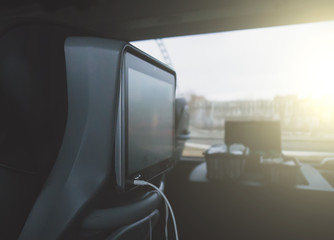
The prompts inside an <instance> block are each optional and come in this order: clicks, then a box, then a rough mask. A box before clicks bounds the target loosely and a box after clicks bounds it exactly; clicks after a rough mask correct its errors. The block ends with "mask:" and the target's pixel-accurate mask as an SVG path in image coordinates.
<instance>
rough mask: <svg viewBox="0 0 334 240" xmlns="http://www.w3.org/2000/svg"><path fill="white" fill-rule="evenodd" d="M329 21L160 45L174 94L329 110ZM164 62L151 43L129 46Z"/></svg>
mask: <svg viewBox="0 0 334 240" xmlns="http://www.w3.org/2000/svg"><path fill="white" fill-rule="evenodd" d="M333 42H334V21H331V22H320V23H311V24H299V25H289V26H279V27H270V28H260V29H249V30H240V31H231V32H223V33H213V34H203V35H193V36H185V37H174V38H166V39H164V44H165V46H166V48H167V50H168V52H169V55H170V57H171V60H172V63H173V66H174V68H175V70H176V72H177V74H178V94H179V95H181V96H188V97H190V96H191V95H197V96H204V97H205V98H206V99H208V100H210V101H233V100H254V99H271V100H273V99H274V98H275V97H276V96H287V95H295V96H297V97H298V98H313V99H317V101H318V103H319V104H320V103H321V104H322V102H324V103H327V104H330V103H331V104H333V103H334V98H333V94H332V93H331V92H332V89H333V87H334V85H333V82H334V68H333V63H334V61H333V58H334V44H333ZM132 44H134V45H135V46H137V47H138V48H140V49H142V50H144V51H145V52H148V53H149V54H151V55H152V56H154V57H156V58H158V59H159V60H162V61H163V58H162V55H161V53H160V50H159V48H158V46H157V44H156V42H155V41H154V40H147V41H137V42H133V43H132Z"/></svg>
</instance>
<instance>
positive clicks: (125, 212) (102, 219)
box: [81, 181, 164, 230]
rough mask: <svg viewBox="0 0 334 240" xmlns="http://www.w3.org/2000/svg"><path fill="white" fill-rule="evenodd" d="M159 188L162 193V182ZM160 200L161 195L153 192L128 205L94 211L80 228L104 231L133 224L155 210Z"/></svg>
mask: <svg viewBox="0 0 334 240" xmlns="http://www.w3.org/2000/svg"><path fill="white" fill-rule="evenodd" d="M159 188H160V190H161V191H164V182H163V181H161V183H160V186H159ZM161 200H162V197H161V195H160V194H159V193H158V192H157V191H155V190H154V191H151V192H149V193H147V194H146V195H145V196H144V197H143V198H141V199H139V200H138V201H136V202H133V203H130V204H128V205H122V206H116V207H113V208H108V209H98V210H94V211H93V212H91V213H90V214H88V215H87V216H86V217H85V219H84V220H83V222H82V225H81V227H82V228H83V229H86V230H106V229H114V228H117V227H120V226H124V225H128V224H131V223H134V222H136V221H138V220H140V219H142V218H144V217H146V216H148V215H149V214H151V213H152V212H153V211H154V210H155V209H157V208H158V207H159V205H160V203H161Z"/></svg>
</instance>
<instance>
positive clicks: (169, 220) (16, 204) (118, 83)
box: [0, 0, 334, 240]
mask: <svg viewBox="0 0 334 240" xmlns="http://www.w3.org/2000/svg"><path fill="white" fill-rule="evenodd" d="M0 14H1V15H0V16H1V19H2V20H1V23H0V99H1V100H0V106H1V110H2V114H1V117H0V186H1V194H0V223H1V227H0V239H4V240H7V239H8V240H11V239H21V240H30V239H36V240H37V239H45V240H46V239H47V240H51V239H83V240H90V239H94V240H95V239H96V240H100V239H101V240H102V239H106V240H121V239H129V240H131V239H191V240H197V239H333V238H334V228H333V221H332V220H333V217H334V167H333V166H334V144H332V145H330V146H331V147H333V148H331V149H329V150H326V151H328V152H331V154H332V155H329V156H326V157H323V158H322V159H320V160H319V161H313V162H312V161H309V160H305V161H304V160H300V159H298V157H296V156H294V155H293V154H286V153H285V146H286V145H285V143H284V144H283V143H282V142H283V140H285V136H283V133H282V136H281V129H283V130H284V129H285V125H284V123H283V122H282V121H280V119H274V121H273V119H270V120H268V119H246V120H245V119H243V120H242V121H240V119H236V118H230V119H224V123H223V124H221V125H224V131H223V132H221V129H220V128H219V127H210V131H209V136H208V137H207V138H209V140H208V143H206V142H205V144H206V145H204V147H203V144H202V142H199V140H198V139H196V136H195V135H196V134H198V132H199V133H201V131H202V132H204V131H206V130H207V129H208V126H209V125H208V124H207V125H206V126H205V127H203V128H201V127H198V126H197V125H196V124H195V120H194V119H195V117H194V116H195V115H196V114H198V115H196V116H203V114H204V115H205V116H209V115H210V114H211V115H212V112H213V110H208V111H207V110H206V109H207V108H208V106H209V105H210V103H209V102H207V101H206V100H203V99H201V98H200V97H197V98H196V97H192V98H189V97H187V96H181V95H178V87H179V85H178V84H180V85H181V84H182V78H181V77H178V76H179V75H178V71H177V69H176V68H175V70H174V68H173V67H172V66H170V65H171V64H170V63H168V61H166V62H165V63H163V62H162V61H160V60H157V59H156V58H154V57H152V56H150V54H149V53H146V52H145V51H144V50H140V49H139V48H138V47H136V41H139V40H141V41H143V40H152V39H156V40H157V43H158V44H159V41H158V40H160V41H161V39H164V38H170V37H182V36H192V35H195V34H196V35H199V34H208V33H210V34H214V33H217V32H223V33H224V32H234V31H239V30H240V31H244V30H247V29H248V30H250V29H259V28H267V27H278V26H288V25H295V24H307V23H317V22H325V21H333V20H334V2H333V1H328V0H317V1H316V0H306V1H298V0H290V1H277V0H269V1H264V0H255V1H246V0H241V1H227V0H222V1H217V0H208V1H199V0H193V1H189V0H180V1H175V0H171V1H152V0H142V1H132V0H125V1H118V0H83V1H76V0H70V1H66V0H62V1H54V0H28V1H21V0H14V1H6V0H5V1H0ZM332 30H333V29H332ZM332 34H333V32H332ZM204 44H205V43H204ZM133 45H134V46H133ZM161 49H164V45H163V43H161V42H160V50H161ZM167 50H168V49H167ZM167 50H166V49H165V50H161V51H162V55H164V56H165V57H166V56H168V53H166V51H167ZM193 54H194V55H193V56H189V57H190V58H195V57H194V56H195V55H196V49H194V50H193ZM331 59H332V60H333V56H331ZM167 60H168V59H167ZM237 67H238V66H236V68H237ZM196 71H197V69H196V68H193V72H194V73H195V74H196ZM138 79H140V80H141V82H136V81H137V80H138ZM203 81H205V79H203ZM328 87H329V88H330V86H328ZM196 101H197V102H196ZM196 104H197V105H196ZM248 105H249V104H248ZM248 105H247V106H248ZM210 106H211V105H210ZM261 106H262V105H261ZM194 109H195V110H196V111H197V112H196V111H195V110H194ZM198 109H200V110H198ZM210 109H212V108H211V107H210ZM210 111H211V112H210ZM245 111H246V110H245ZM199 114H201V115H199ZM211 115H210V116H211ZM198 119H200V117H198ZM319 125H321V124H319ZM196 126H197V127H196ZM203 129H204V130H203ZM217 132H218V133H219V134H221V138H219V139H216V141H213V140H212V139H211V136H210V134H211V135H212V136H213V135H215V134H217ZM328 132H329V130H328ZM204 140H205V139H204ZM204 140H203V141H204ZM192 141H194V142H192ZM205 141H206V140H205ZM328 141H329V140H328ZM331 141H332V140H331ZM331 143H332V142H331ZM319 144H322V142H320V143H319ZM191 148H196V151H197V152H199V155H198V154H197V155H196V154H195V155H192V154H187V151H190V150H191ZM320 148H321V146H320ZM189 149H190V150H189ZM307 157H310V156H307ZM140 164H142V165H140ZM139 165H140V166H139Z"/></svg>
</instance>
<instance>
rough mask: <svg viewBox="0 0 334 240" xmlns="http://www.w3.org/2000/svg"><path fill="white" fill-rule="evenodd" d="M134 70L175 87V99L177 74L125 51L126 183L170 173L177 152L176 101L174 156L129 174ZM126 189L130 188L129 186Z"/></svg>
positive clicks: (161, 65)
mask: <svg viewBox="0 0 334 240" xmlns="http://www.w3.org/2000/svg"><path fill="white" fill-rule="evenodd" d="M129 68H132V69H134V70H136V71H139V72H142V73H144V74H147V75H150V76H153V77H156V78H158V79H159V80H160V81H164V82H167V83H169V84H171V86H172V87H173V99H175V88H176V74H175V72H174V71H173V70H171V69H170V68H168V67H167V66H165V65H164V64H162V63H160V62H159V61H157V60H155V59H152V58H151V57H149V56H148V55H146V54H144V53H141V52H139V51H138V50H137V49H134V48H133V47H132V46H131V47H128V48H126V49H125V51H124V55H123V77H122V80H123V83H124V85H123V91H122V93H123V94H122V96H123V103H124V105H123V108H124V110H123V114H124V126H125V129H124V132H123V134H124V138H123V139H124V148H123V149H124V155H123V156H124V162H125V169H124V172H125V178H126V179H125V182H127V180H134V179H141V180H146V181H148V180H150V179H152V178H154V177H156V176H158V175H161V174H162V173H164V172H166V171H168V170H169V169H170V168H171V167H173V162H174V161H173V158H174V152H175V131H174V129H175V101H173V108H172V109H173V110H172V118H173V120H172V121H173V126H172V154H171V157H169V158H167V159H164V160H162V161H160V162H158V163H156V164H154V165H151V166H149V167H146V168H143V169H141V170H139V171H136V172H134V173H129V172H128V166H129V162H128V84H129V81H128V80H129V79H128V69H129ZM127 185H128V184H126V188H129V186H127Z"/></svg>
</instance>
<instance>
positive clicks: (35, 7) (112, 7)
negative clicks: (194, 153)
mask: <svg viewBox="0 0 334 240" xmlns="http://www.w3.org/2000/svg"><path fill="white" fill-rule="evenodd" d="M0 19H1V21H0V27H1V29H0V30H4V29H6V28H8V26H10V25H13V24H20V23H22V22H27V21H33V22H35V21H47V22H59V23H64V24H67V25H71V26H74V27H78V28H84V29H87V30H89V31H92V33H94V34H96V35H100V36H105V37H112V38H118V39H123V40H129V41H132V40H142V39H151V38H162V37H170V36H179V35H190V34H200V33H209V32H220V31H230V30H238V29H248V28H259V27H268V26H276V25H287V24H296V23H306V22H316V21H326V20H333V19H334V1H333V0H252V1H251V0H229V1H228V0H205V1H204V0H165V1H157V0H123V1H122V0H71V1H66V0H58V1H57V0H0Z"/></svg>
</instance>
